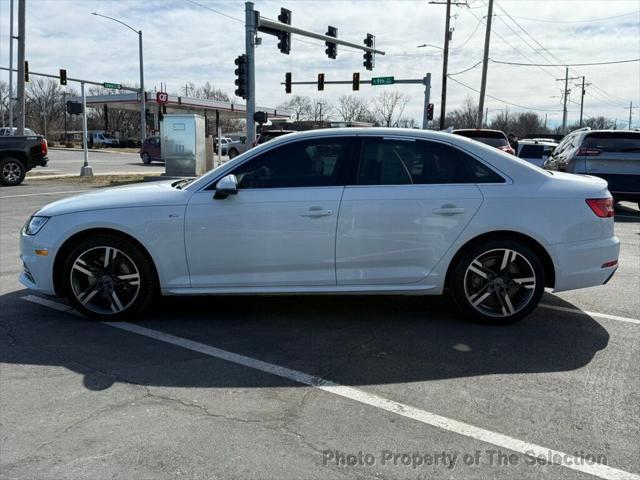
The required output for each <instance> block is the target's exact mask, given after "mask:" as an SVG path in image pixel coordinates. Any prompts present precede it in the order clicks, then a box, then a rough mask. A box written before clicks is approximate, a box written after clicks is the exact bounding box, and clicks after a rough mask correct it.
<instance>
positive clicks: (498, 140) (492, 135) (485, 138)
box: [453, 130, 509, 148]
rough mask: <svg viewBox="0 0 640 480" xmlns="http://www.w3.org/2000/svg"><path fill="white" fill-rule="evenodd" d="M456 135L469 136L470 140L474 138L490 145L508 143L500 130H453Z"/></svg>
mask: <svg viewBox="0 0 640 480" xmlns="http://www.w3.org/2000/svg"><path fill="white" fill-rule="evenodd" d="M453 133H455V134H456V135H462V136H463V137H467V138H470V139H472V140H476V141H478V142H480V143H484V144H486V145H490V146H492V147H496V148H499V147H505V146H507V145H509V142H508V141H507V137H506V136H505V135H504V133H502V132H487V131H482V130H478V131H476V130H460V131H457V132H456V131H454V132H453Z"/></svg>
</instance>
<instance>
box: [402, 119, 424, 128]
mask: <svg viewBox="0 0 640 480" xmlns="http://www.w3.org/2000/svg"><path fill="white" fill-rule="evenodd" d="M396 125H397V126H398V127H401V128H419V127H418V122H417V121H416V119H415V118H401V119H399V120H398V121H397V122H396Z"/></svg>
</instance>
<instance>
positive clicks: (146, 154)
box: [141, 152, 151, 165]
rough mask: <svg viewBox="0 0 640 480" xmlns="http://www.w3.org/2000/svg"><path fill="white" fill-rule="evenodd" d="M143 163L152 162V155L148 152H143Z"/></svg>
mask: <svg viewBox="0 0 640 480" xmlns="http://www.w3.org/2000/svg"><path fill="white" fill-rule="evenodd" d="M141 157H142V163H144V164H145V165H149V164H150V163H151V155H149V154H148V153H147V152H142V155H141Z"/></svg>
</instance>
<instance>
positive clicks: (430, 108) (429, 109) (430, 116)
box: [427, 103, 433, 120]
mask: <svg viewBox="0 0 640 480" xmlns="http://www.w3.org/2000/svg"><path fill="white" fill-rule="evenodd" d="M427 120H433V103H430V104H429V105H427Z"/></svg>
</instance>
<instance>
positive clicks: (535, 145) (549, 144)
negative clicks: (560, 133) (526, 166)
mask: <svg viewBox="0 0 640 480" xmlns="http://www.w3.org/2000/svg"><path fill="white" fill-rule="evenodd" d="M557 146H558V144H557V143H556V142H554V141H553V140H528V139H524V140H519V141H518V149H517V155H518V157H520V158H521V159H523V160H526V161H527V162H529V163H533V164H534V165H535V166H537V167H543V166H544V162H546V161H547V158H549V156H551V154H552V153H553V151H554V150H555V149H556V147H557Z"/></svg>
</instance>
